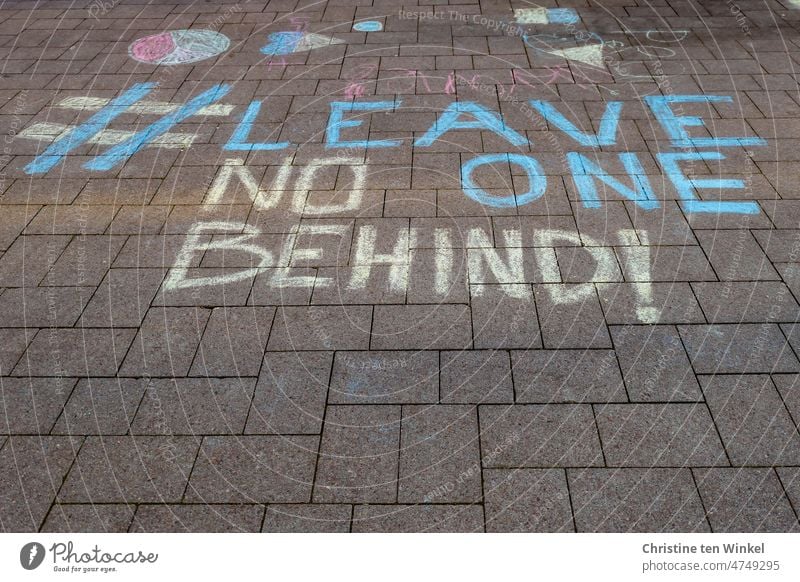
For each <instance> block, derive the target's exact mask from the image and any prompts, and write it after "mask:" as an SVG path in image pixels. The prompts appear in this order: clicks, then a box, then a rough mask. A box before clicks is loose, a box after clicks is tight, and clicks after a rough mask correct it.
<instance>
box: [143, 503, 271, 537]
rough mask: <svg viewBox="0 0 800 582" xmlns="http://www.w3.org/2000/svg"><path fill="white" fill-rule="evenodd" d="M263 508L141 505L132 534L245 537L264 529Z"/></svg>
mask: <svg viewBox="0 0 800 582" xmlns="http://www.w3.org/2000/svg"><path fill="white" fill-rule="evenodd" d="M263 516H264V507H263V506H261V505H140V506H139V507H138V508H137V509H136V516H135V517H134V519H133V523H132V524H131V531H132V532H137V533H143V532H151V533H155V532H165V533H174V532H181V533H184V532H185V533H192V532H201V533H243V532H250V533H252V532H257V531H259V530H260V529H261V519H262V518H263Z"/></svg>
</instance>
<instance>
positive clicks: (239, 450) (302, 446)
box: [185, 436, 319, 503]
mask: <svg viewBox="0 0 800 582" xmlns="http://www.w3.org/2000/svg"><path fill="white" fill-rule="evenodd" d="M318 442H319V439H318V437H315V436H245V437H240V436H210V437H205V438H204V439H203V445H202V447H201V448H200V452H199V454H198V456H197V462H196V463H195V467H194V469H193V471H192V478H191V480H190V482H189V486H188V488H187V490H186V498H185V501H188V502H189V503H307V502H308V501H311V485H312V481H313V478H314V464H315V462H316V458H317V450H318Z"/></svg>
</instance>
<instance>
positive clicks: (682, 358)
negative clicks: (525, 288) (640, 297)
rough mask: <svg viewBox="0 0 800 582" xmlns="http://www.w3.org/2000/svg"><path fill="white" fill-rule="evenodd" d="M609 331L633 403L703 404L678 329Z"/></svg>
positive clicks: (652, 327) (647, 328)
mask: <svg viewBox="0 0 800 582" xmlns="http://www.w3.org/2000/svg"><path fill="white" fill-rule="evenodd" d="M609 329H610V331H611V338H612V339H613V340H614V348H615V350H616V354H617V358H618V359H619V364H620V368H621V369H622V375H623V377H624V378H625V386H626V388H627V390H628V394H629V396H630V399H631V401H633V402H654V401H656V402H675V401H695V402H696V401H699V400H702V398H703V396H702V394H701V392H700V386H699V385H698V383H697V379H696V378H695V375H694V371H693V370H692V367H691V365H690V363H689V358H688V356H687V355H686V350H685V349H684V348H683V343H682V342H681V338H680V336H679V335H678V331H677V329H675V327H673V326H666V325H664V326H662V325H658V326H633V325H631V326H625V327H617V326H613V327H610V328H609Z"/></svg>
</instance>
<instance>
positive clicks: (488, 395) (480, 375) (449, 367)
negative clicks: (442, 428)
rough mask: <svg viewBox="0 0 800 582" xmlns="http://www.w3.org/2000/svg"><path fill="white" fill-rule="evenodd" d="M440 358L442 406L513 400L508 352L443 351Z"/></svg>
mask: <svg viewBox="0 0 800 582" xmlns="http://www.w3.org/2000/svg"><path fill="white" fill-rule="evenodd" d="M439 357H440V362H441V370H440V372H439V377H440V381H441V399H442V403H445V404H479V403H480V404H503V403H509V404H510V403H512V402H513V401H514V385H513V382H512V378H511V362H510V361H509V356H508V352H504V351H495V350H464V351H459V352H457V351H445V352H441V353H440V355H439Z"/></svg>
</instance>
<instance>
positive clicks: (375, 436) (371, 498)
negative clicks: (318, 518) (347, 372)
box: [314, 405, 400, 503]
mask: <svg viewBox="0 0 800 582" xmlns="http://www.w3.org/2000/svg"><path fill="white" fill-rule="evenodd" d="M399 444H400V407H399V406H388V405H373V406H341V405H340V406H329V407H328V409H327V412H326V415H325V426H324V427H323V431H322V443H321V445H320V457H319V464H318V468H317V474H316V481H315V483H314V502H315V503H358V502H360V503H395V502H396V501H397V475H398V456H399V455H398V453H399V450H398V447H399Z"/></svg>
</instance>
